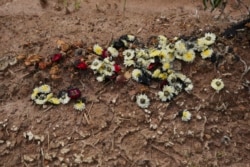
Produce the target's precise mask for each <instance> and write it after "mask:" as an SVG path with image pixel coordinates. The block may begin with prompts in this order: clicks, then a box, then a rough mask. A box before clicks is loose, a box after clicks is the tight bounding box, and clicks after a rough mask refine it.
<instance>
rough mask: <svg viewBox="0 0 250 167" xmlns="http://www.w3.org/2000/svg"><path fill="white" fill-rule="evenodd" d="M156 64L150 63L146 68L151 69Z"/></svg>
mask: <svg viewBox="0 0 250 167" xmlns="http://www.w3.org/2000/svg"><path fill="white" fill-rule="evenodd" d="M155 66H156V64H155V63H150V64H149V66H148V70H153V69H154V68H155Z"/></svg>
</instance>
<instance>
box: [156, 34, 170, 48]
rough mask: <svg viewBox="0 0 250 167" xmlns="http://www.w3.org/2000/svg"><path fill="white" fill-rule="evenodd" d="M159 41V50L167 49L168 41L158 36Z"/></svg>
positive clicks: (162, 36)
mask: <svg viewBox="0 0 250 167" xmlns="http://www.w3.org/2000/svg"><path fill="white" fill-rule="evenodd" d="M157 39H158V43H159V44H158V47H159V48H162V47H165V46H166V45H167V42H168V39H167V38H166V37H165V36H164V35H158V37H157Z"/></svg>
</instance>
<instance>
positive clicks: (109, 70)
mask: <svg viewBox="0 0 250 167" xmlns="http://www.w3.org/2000/svg"><path fill="white" fill-rule="evenodd" d="M114 72H115V67H114V66H113V65H109V64H106V65H105V68H104V70H103V74H104V75H105V76H112V75H113V74H114Z"/></svg>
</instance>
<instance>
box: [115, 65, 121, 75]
mask: <svg viewBox="0 0 250 167" xmlns="http://www.w3.org/2000/svg"><path fill="white" fill-rule="evenodd" d="M114 66H115V72H116V73H118V72H120V71H121V67H120V66H119V65H118V64H115V65H114Z"/></svg>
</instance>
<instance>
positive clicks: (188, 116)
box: [181, 109, 192, 122]
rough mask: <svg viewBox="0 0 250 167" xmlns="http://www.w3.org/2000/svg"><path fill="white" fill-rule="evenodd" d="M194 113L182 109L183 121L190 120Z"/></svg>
mask: <svg viewBox="0 0 250 167" xmlns="http://www.w3.org/2000/svg"><path fill="white" fill-rule="evenodd" d="M191 117H192V114H191V113H190V112H189V111H188V110H186V109H185V110H184V111H182V116H181V120H182V121H186V122H187V121H189V120H191Z"/></svg>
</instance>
